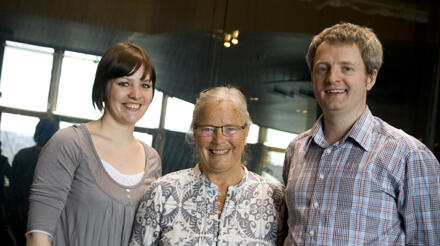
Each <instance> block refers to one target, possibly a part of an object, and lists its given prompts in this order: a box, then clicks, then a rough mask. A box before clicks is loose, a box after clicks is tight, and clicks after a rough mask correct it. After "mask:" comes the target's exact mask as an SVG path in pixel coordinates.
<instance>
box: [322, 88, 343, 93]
mask: <svg viewBox="0 0 440 246" xmlns="http://www.w3.org/2000/svg"><path fill="white" fill-rule="evenodd" d="M345 91H346V90H345V89H332V90H326V91H325V92H326V93H344V92H345Z"/></svg>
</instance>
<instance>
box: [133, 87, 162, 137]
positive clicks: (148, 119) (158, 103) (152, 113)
mask: <svg viewBox="0 0 440 246" xmlns="http://www.w3.org/2000/svg"><path fill="white" fill-rule="evenodd" d="M162 98H163V93H162V92H161V91H158V90H154V97H153V101H152V102H151V104H150V106H149V107H148V110H147V112H146V113H145V114H144V116H143V117H142V118H141V119H140V120H139V121H138V122H137V124H136V126H139V127H147V128H153V129H154V128H159V122H160V114H161V110H162Z"/></svg>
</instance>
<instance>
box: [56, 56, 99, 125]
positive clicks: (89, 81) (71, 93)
mask: <svg viewBox="0 0 440 246" xmlns="http://www.w3.org/2000/svg"><path fill="white" fill-rule="evenodd" d="M100 59H101V58H100V57H99V56H93V55H87V54H82V53H76V52H71V51H66V52H65V53H64V57H63V62H62V66H61V76H60V84H59V87H58V99H57V107H56V110H55V113H57V114H61V115H68V116H73V117H80V118H85V119H98V118H99V117H100V116H101V112H100V111H99V110H98V109H95V108H94V107H93V103H92V87H93V82H94V80H95V73H96V68H97V66H98V62H99V60H100Z"/></svg>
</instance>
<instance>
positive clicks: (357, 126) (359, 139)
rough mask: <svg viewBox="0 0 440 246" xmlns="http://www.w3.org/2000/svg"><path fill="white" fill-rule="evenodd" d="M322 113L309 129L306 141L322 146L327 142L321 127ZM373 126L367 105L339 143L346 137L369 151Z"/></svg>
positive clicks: (326, 144)
mask: <svg viewBox="0 0 440 246" xmlns="http://www.w3.org/2000/svg"><path fill="white" fill-rule="evenodd" d="M322 121H323V115H321V116H320V117H319V118H318V120H317V121H316V123H315V125H314V126H313V127H312V129H311V134H310V137H309V140H308V141H314V142H315V143H316V144H317V145H319V146H321V147H322V148H326V147H328V143H327V141H326V140H325V138H324V131H323V127H322ZM373 126H374V116H373V115H372V114H371V111H370V109H369V108H368V106H366V107H365V110H364V112H363V113H362V114H361V116H360V117H359V119H357V120H356V121H355V123H354V125H353V126H352V127H351V129H350V130H349V131H348V133H347V135H345V137H344V138H343V139H342V140H341V141H340V142H341V143H342V142H344V141H346V140H347V139H348V138H350V139H352V140H354V141H355V142H356V143H358V144H359V145H360V146H361V147H362V148H363V149H364V150H366V151H370V150H371V149H372V144H373V143H372V140H371V138H372V137H371V129H372V128H373Z"/></svg>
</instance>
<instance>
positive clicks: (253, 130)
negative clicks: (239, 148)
mask: <svg viewBox="0 0 440 246" xmlns="http://www.w3.org/2000/svg"><path fill="white" fill-rule="evenodd" d="M259 131H260V127H259V126H258V125H255V124H251V127H250V128H249V133H248V137H247V143H250V144H255V143H258V134H259Z"/></svg>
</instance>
